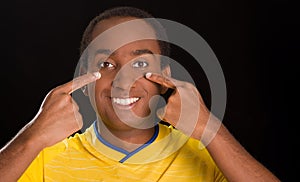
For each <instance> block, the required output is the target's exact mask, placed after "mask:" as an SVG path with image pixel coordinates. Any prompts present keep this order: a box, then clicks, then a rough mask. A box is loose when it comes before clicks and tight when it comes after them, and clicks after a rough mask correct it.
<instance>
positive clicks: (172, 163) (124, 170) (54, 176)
mask: <svg viewBox="0 0 300 182" xmlns="http://www.w3.org/2000/svg"><path fill="white" fill-rule="evenodd" d="M155 128H156V129H155V134H154V136H153V137H152V138H151V139H150V140H149V141H148V142H147V143H146V144H144V145H142V146H141V147H139V148H138V149H136V150H134V151H133V152H127V151H125V150H123V149H120V148H118V147H116V146H113V145H111V144H109V143H108V142H106V141H105V140H104V139H103V138H102V137H101V136H100V134H99V133H98V130H97V125H96V123H94V124H93V125H92V126H91V127H89V128H88V129H87V130H86V131H85V132H84V133H83V134H76V135H75V136H74V137H70V138H68V139H65V140H63V141H62V142H60V143H58V144H56V145H54V146H52V147H48V148H46V149H44V150H43V151H42V152H41V153H40V154H39V155H38V156H37V157H36V159H35V160H34V161H33V162H32V163H31V165H30V166H29V168H28V169H27V170H26V171H25V173H24V174H23V175H22V176H21V178H20V179H19V180H18V181H19V182H24V181H30V182H35V181H38V182H39V181H45V182H50V181H51V182H53V181H56V182H71V181H72V182H73V181H80V182H81V181H82V182H83V181H84V182H95V181H109V182H114V181H118V182H119V181H130V182H132V181H139V182H144V181H145V182H146V181H147V182H153V181H162V182H163V181H165V182H170V181H171V182H177V181H180V182H182V181H184V182H186V181H187V182H190V181H197V182H199V181H205V182H210V181H227V180H226V179H225V177H224V176H223V175H222V173H221V172H220V171H219V169H218V168H217V166H216V165H215V163H214V161H213V159H212V158H211V156H210V155H209V153H208V151H207V150H206V149H205V148H204V147H203V146H201V143H200V142H199V141H198V140H195V139H192V138H188V137H187V136H185V135H183V134H182V133H181V132H179V131H178V130H176V129H174V128H172V127H167V126H165V125H162V124H158V125H157V126H156V127H155Z"/></svg>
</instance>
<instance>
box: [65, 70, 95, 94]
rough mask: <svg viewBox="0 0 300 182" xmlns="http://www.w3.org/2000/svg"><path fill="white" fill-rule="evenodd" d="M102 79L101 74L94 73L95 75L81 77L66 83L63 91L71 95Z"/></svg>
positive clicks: (89, 74) (88, 74)
mask: <svg viewBox="0 0 300 182" xmlns="http://www.w3.org/2000/svg"><path fill="white" fill-rule="evenodd" d="M99 78H101V74H100V73H99V72H94V73H87V74H84V75H81V76H79V77H77V78H75V79H73V80H71V81H70V82H68V83H66V84H65V85H63V90H64V92H65V93H68V94H71V93H73V92H74V91H76V90H77V89H79V88H81V87H83V86H85V85H87V84H89V83H91V82H94V81H96V80H98V79H99Z"/></svg>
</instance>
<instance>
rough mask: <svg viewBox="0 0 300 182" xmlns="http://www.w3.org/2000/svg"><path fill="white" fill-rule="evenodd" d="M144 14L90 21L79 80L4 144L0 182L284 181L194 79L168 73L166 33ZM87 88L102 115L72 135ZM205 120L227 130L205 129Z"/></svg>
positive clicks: (124, 12)
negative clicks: (223, 119)
mask: <svg viewBox="0 0 300 182" xmlns="http://www.w3.org/2000/svg"><path fill="white" fill-rule="evenodd" d="M147 18H152V16H151V15H149V14H148V13H146V12H144V11H142V10H140V9H136V8H130V7H120V8H114V9H110V10H107V11H105V12H103V13H102V14H101V15H99V16H98V17H96V18H95V19H93V20H92V21H91V23H90V24H89V26H88V27H87V29H86V31H85V33H84V35H83V40H82V49H81V50H82V59H81V64H80V74H81V76H79V77H77V78H75V79H74V80H73V81H70V82H68V83H66V84H64V85H61V86H59V87H57V88H55V89H53V90H52V91H51V92H49V94H48V95H47V96H46V98H45V100H44V102H43V104H42V106H41V109H40V111H39V112H38V114H37V115H36V117H35V118H34V119H33V120H32V121H31V122H30V123H28V124H27V125H26V126H25V127H24V128H23V129H22V130H21V131H20V132H19V133H18V134H17V135H16V136H15V138H14V139H13V140H11V141H10V142H9V143H8V144H7V145H6V146H5V147H4V148H2V150H1V155H0V174H1V180H3V181H117V180H118V181H170V180H172V181H279V180H278V179H277V178H276V176H274V175H273V174H272V173H271V172H270V171H268V169H266V168H265V167H264V166H263V165H261V164H260V163H259V162H258V161H256V160H255V159H254V158H253V157H252V156H251V155H250V154H249V153H248V152H247V151H245V149H244V148H243V147H242V146H241V145H240V144H239V143H238V142H237V141H236V140H235V139H234V137H233V136H232V135H231V134H230V133H229V131H228V130H227V129H226V128H225V126H223V125H222V124H220V121H219V120H218V119H217V118H216V117H213V116H212V115H211V113H210V111H209V110H208V109H207V107H206V106H205V104H204V102H203V100H202V98H201V96H200V94H199V93H198V91H197V89H196V88H195V87H194V86H193V85H192V84H190V83H186V82H183V81H179V80H175V79H173V78H171V70H170V67H169V65H168V64H164V61H163V55H164V56H168V44H166V43H165V42H163V41H159V40H156V39H157V38H158V37H160V36H161V34H164V33H163V29H162V28H161V27H160V25H159V24H157V23H156V22H155V21H154V22H152V21H151V20H150V21H148V20H147ZM162 36H164V35H162ZM80 88H81V89H82V90H83V92H84V94H85V95H86V96H88V97H89V99H90V101H91V104H92V106H93V108H94V110H95V112H96V115H97V120H96V121H95V122H94V123H93V124H92V125H91V126H90V127H89V128H88V129H87V130H86V131H85V132H84V133H83V134H76V135H75V136H74V137H69V138H67V137H68V136H70V135H71V134H73V133H74V132H76V131H78V130H80V129H81V127H82V124H83V121H82V116H81V115H80V113H79V107H78V105H77V104H76V103H75V101H74V100H73V99H72V96H71V94H72V92H74V91H75V90H77V89H80ZM167 90H171V91H172V94H171V95H170V97H169V98H168V100H167V105H166V106H165V107H164V108H163V109H160V110H157V111H155V109H156V106H157V105H158V102H159V99H158V97H156V96H158V95H162V94H165V93H166V92H167ZM186 100H188V102H186ZM183 102H184V103H185V104H183ZM182 108H185V109H183V110H182ZM191 110H192V111H191ZM155 113H157V114H158V117H159V118H160V119H161V120H163V121H165V122H168V123H169V124H170V127H168V126H166V125H163V124H159V123H158V121H157V120H156V117H155ZM194 113H196V116H195V114H194ZM182 115H184V117H183V119H182ZM208 121H211V123H213V124H215V125H220V128H219V129H218V130H217V131H210V130H209V131H208V132H207V133H206V134H204V130H205V128H206V127H207V123H208ZM182 122H184V123H182ZM172 126H176V129H174V128H173V127H172ZM202 135H203V136H202ZM212 136H213V137H212ZM210 138H212V140H209V139H210ZM200 140H201V141H200ZM203 146H206V147H203Z"/></svg>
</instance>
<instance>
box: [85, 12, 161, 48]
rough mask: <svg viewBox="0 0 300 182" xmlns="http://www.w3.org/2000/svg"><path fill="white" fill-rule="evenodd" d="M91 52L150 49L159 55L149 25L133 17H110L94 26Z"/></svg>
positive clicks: (153, 34)
mask: <svg viewBox="0 0 300 182" xmlns="http://www.w3.org/2000/svg"><path fill="white" fill-rule="evenodd" d="M92 39H93V42H92V44H91V45H92V46H91V47H92V50H93V51H97V50H99V49H105V50H110V51H111V52H115V51H117V50H119V49H122V50H124V49H125V50H127V51H134V50H135V49H152V52H154V53H160V49H159V44H158V41H157V40H156V34H155V31H154V30H153V28H152V27H151V25H149V24H148V23H147V22H146V21H145V20H143V19H137V18H134V17H112V18H109V19H105V20H102V21H100V22H98V23H97V24H96V26H95V27H94V29H93V32H92Z"/></svg>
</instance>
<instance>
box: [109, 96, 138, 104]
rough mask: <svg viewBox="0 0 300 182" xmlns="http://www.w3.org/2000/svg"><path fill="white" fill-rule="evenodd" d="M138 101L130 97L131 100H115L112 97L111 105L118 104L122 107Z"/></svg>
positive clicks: (136, 98)
mask: <svg viewBox="0 0 300 182" xmlns="http://www.w3.org/2000/svg"><path fill="white" fill-rule="evenodd" d="M138 100H139V98H138V97H132V98H115V97H114V98H112V101H113V103H116V104H120V105H123V106H126V105H130V104H133V103H135V102H136V101H138Z"/></svg>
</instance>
